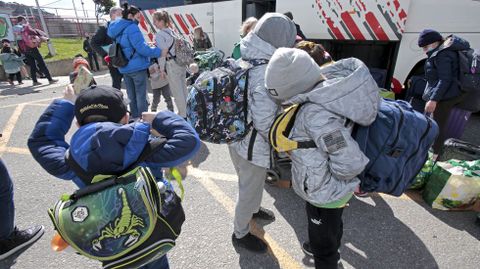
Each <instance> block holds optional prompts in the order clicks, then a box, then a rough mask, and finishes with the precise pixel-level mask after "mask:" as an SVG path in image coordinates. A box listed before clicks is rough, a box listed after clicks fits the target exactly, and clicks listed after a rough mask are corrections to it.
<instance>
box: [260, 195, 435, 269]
mask: <svg viewBox="0 0 480 269" xmlns="http://www.w3.org/2000/svg"><path fill="white" fill-rule="evenodd" d="M265 189H266V191H267V192H268V193H269V194H270V195H271V196H272V197H274V199H275V203H274V205H275V207H276V208H277V210H278V211H279V212H280V214H282V216H283V217H284V218H285V220H286V221H287V222H288V223H289V224H290V225H291V227H292V228H293V230H294V231H295V233H296V235H297V238H298V240H299V244H298V245H299V247H298V250H292V251H302V250H301V243H302V242H304V241H306V240H307V239H308V234H307V233H308V232H307V217H306V212H305V202H304V201H303V200H302V199H301V198H300V197H298V196H297V195H296V194H295V193H294V191H293V190H292V189H279V188H275V187H270V186H266V187H265ZM372 200H373V203H367V202H366V201H362V199H356V198H352V200H351V201H350V203H349V206H348V207H347V208H346V209H345V211H344V213H343V221H344V233H343V239H342V247H341V249H340V252H341V258H342V260H344V261H346V262H347V263H348V264H350V265H351V266H352V267H354V268H385V266H386V265H389V266H388V267H389V268H406V267H408V268H438V265H437V262H436V261H435V258H434V257H433V256H432V254H431V253H430V252H429V250H428V249H427V247H426V246H425V244H424V243H423V242H422V240H421V239H420V238H419V237H418V236H417V235H416V234H415V232H414V231H412V230H411V229H410V228H409V227H408V226H407V225H405V224H404V223H403V222H401V221H400V220H399V219H397V218H396V217H395V215H394V213H393V210H392V209H391V208H390V206H389V205H388V204H387V203H386V202H385V201H384V200H383V199H382V198H381V197H380V196H373V197H371V200H370V201H372ZM303 263H304V264H305V266H308V267H313V266H314V265H313V261H312V259H310V258H308V257H305V258H304V259H303ZM407 265H408V266H407Z"/></svg>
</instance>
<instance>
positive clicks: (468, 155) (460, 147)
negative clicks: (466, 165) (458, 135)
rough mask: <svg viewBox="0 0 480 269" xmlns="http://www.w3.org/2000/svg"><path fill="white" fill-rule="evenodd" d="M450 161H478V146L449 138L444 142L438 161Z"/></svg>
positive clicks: (479, 155) (479, 148) (479, 149)
mask: <svg viewBox="0 0 480 269" xmlns="http://www.w3.org/2000/svg"><path fill="white" fill-rule="evenodd" d="M451 159H457V160H463V161H473V160H480V146H478V145H474V144H471V143H468V142H465V141H462V140H459V139H454V138H450V139H448V140H447V141H445V144H444V146H443V149H442V154H440V156H439V158H438V161H448V160H451Z"/></svg>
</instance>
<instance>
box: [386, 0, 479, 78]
mask: <svg viewBox="0 0 480 269" xmlns="http://www.w3.org/2000/svg"><path fill="white" fill-rule="evenodd" d="M479 14H480V2H478V1H471V0H442V1H437V0H415V1H412V4H411V5H410V11H409V13H408V15H409V16H408V21H407V25H406V32H405V33H404V34H403V37H402V41H401V44H400V50H399V53H398V58H397V64H396V66H395V72H394V78H395V79H396V80H397V81H398V82H399V83H402V84H403V83H404V82H406V79H407V76H408V74H409V73H410V71H411V70H412V68H413V67H414V66H415V64H417V63H418V62H419V61H420V60H422V59H424V58H426V55H425V53H424V52H423V51H422V49H421V48H419V47H418V45H417V41H418V35H419V33H420V32H421V31H422V30H423V29H425V28H431V29H432V28H433V29H435V30H437V31H439V32H440V33H441V34H442V35H443V36H448V35H450V34H455V35H458V36H460V37H462V38H465V39H466V40H468V41H469V42H470V46H471V47H473V48H480V27H479V25H480V15H479Z"/></svg>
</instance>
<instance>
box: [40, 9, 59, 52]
mask: <svg viewBox="0 0 480 269" xmlns="http://www.w3.org/2000/svg"><path fill="white" fill-rule="evenodd" d="M35 2H36V4H37V10H38V15H39V16H40V22H41V23H42V27H43V30H44V31H45V33H46V34H47V36H49V37H50V35H49V34H48V28H47V24H46V23H45V19H44V18H43V12H42V10H41V9H40V5H39V4H38V0H35ZM47 47H48V54H50V55H51V56H55V54H56V52H55V48H54V47H53V44H52V41H50V38H49V39H48V41H47Z"/></svg>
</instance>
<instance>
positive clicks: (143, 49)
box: [107, 4, 161, 119]
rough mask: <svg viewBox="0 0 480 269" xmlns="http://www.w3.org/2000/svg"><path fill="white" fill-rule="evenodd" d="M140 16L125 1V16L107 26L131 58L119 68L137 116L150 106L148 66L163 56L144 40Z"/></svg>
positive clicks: (124, 52)
mask: <svg viewBox="0 0 480 269" xmlns="http://www.w3.org/2000/svg"><path fill="white" fill-rule="evenodd" d="M140 16H141V13H140V10H139V9H138V8H136V7H135V6H128V4H125V5H124V9H123V11H122V18H121V19H116V20H115V21H112V22H110V25H109V26H108V30H107V34H108V36H110V38H112V39H113V40H115V41H116V42H117V43H118V44H120V47H121V48H122V51H123V54H124V55H125V57H126V58H127V59H128V64H127V65H126V66H124V67H120V68H119V69H118V70H119V71H120V73H122V74H123V79H124V81H125V86H126V88H127V95H128V98H129V99H130V109H131V112H132V117H133V118H134V119H135V118H139V117H140V116H141V115H142V112H145V111H147V110H148V104H147V81H148V74H147V69H148V67H149V66H150V58H158V57H160V52H161V50H160V49H159V48H157V47H149V46H148V45H147V43H146V42H145V38H144V37H143V34H142V32H140V28H138V20H139V19H140Z"/></svg>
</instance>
